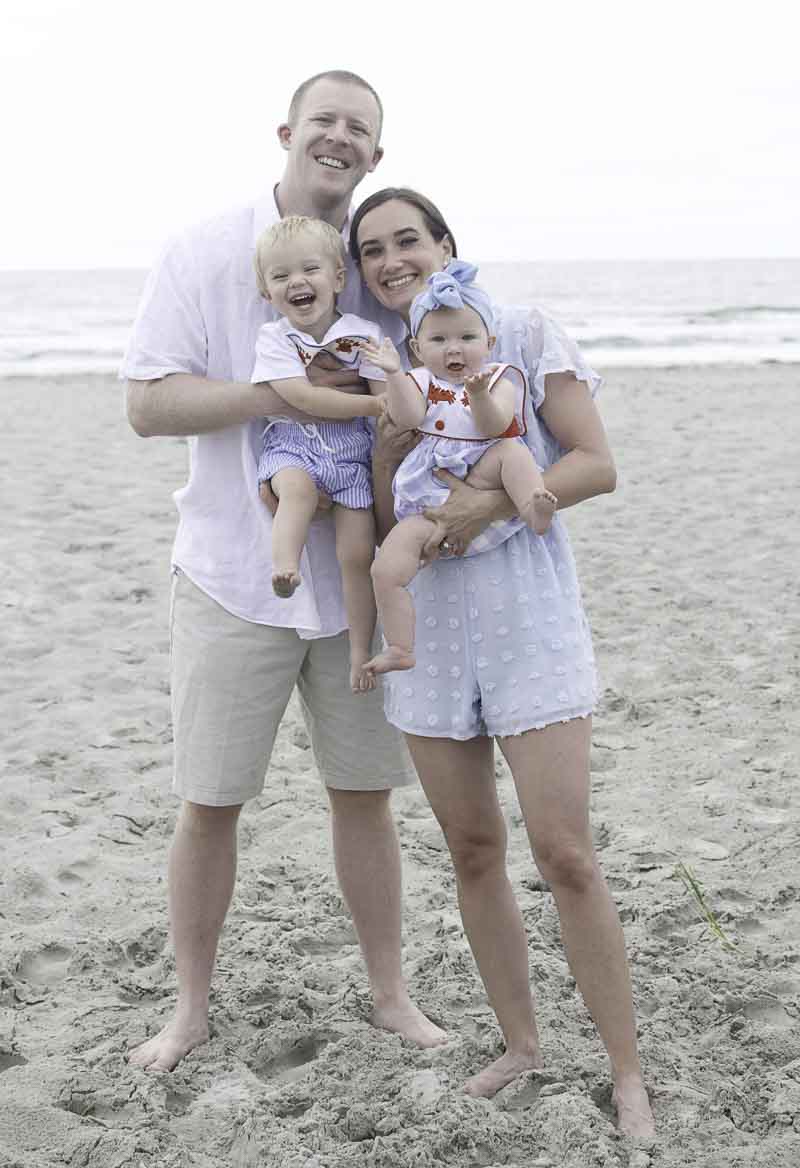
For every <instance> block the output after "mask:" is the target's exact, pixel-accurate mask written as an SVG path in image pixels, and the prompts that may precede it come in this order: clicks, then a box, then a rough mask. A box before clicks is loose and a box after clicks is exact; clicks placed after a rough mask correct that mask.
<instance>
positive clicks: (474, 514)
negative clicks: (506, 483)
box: [422, 469, 515, 563]
mask: <svg viewBox="0 0 800 1168" xmlns="http://www.w3.org/2000/svg"><path fill="white" fill-rule="evenodd" d="M433 473H434V474H435V475H436V477H437V478H438V479H439V481H440V482H441V483H443V484H444V485H445V486H446V487H449V489H450V495H449V497H448V499H447V501H446V502H445V503H443V504H442V505H441V507H426V508H425V510H424V511H423V512H422V514H423V515H424V516H425V518H426V519H429V520H430V521H431V523H435V524H436V530H435V531H434V533H433V534H432V536H431V538H430V539H429V540H428V542H427V543H426V545H425V547H424V548H423V549H422V559H423V560H424V561H425V562H426V563H429V562H430V561H431V560H435V559H436V558H437V557H438V556H439V555H440V554H441V552H445V553H446V554H447V553H449V554H450V555H454V556H463V554H464V552H465V551H466V550H467V548H468V547H469V545H470V544H471V543H472V541H473V539H475V538H476V537H477V536H479V535H480V534H481V532H482V531H485V530H486V528H487V527H488V526H489V524H490V523H493V522H494V521H495V520H496V519H510V518H511V517H512V516H513V515H514V514H515V511H514V505H513V503H512V502H511V500H510V499H509V497H508V495H507V494H506V493H505V491H502V490H497V491H478V490H476V489H475V487H468V486H467V485H466V483H464V482H462V480H461V479H459V478H456V476H455V475H454V474H451V473H450V471H449V470H442V469H439V470H435V471H434V472H433ZM443 543H444V544H446V545H447V546H446V547H443V546H442V544H443Z"/></svg>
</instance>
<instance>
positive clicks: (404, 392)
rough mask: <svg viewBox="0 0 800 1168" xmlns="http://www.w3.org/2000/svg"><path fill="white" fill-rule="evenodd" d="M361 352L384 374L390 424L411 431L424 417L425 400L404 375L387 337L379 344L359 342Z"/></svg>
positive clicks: (406, 375)
mask: <svg viewBox="0 0 800 1168" xmlns="http://www.w3.org/2000/svg"><path fill="white" fill-rule="evenodd" d="M359 347H360V349H361V352H362V353H363V354H364V356H365V357H366V359H367V360H368V361H370V362H371V363H372V364H373V365H377V367H378V368H379V369H382V370H383V372H384V373H385V374H386V401H387V405H388V407H389V414H390V416H391V419H392V421H393V422H394V424H395V425H396V426H399V427H400V429H401V430H413V429H414V428H415V426H418V425H419V424H420V422H421V421H422V419H423V418H424V417H425V411H426V409H427V406H426V404H425V398H424V397H423V396H422V393H421V392H420V389H419V386H418V385H417V383H416V381H415V380H414V378H413V377H409V376H408V374H407V373H404V372H403V367H402V364H401V362H400V356H399V354H398V352H397V349H395V347H394V345H393V344H392V342H391V341H390V340H389V338H388V337H385V338H384V340H383V341H382V342H381V344H380V345H376V344H375V342H374V341H372V340H364V341H360V342H359Z"/></svg>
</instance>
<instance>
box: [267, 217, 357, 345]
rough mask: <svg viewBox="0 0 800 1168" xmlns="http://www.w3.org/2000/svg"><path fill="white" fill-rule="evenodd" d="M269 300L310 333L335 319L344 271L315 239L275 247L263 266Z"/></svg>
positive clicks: (282, 313) (292, 322)
mask: <svg viewBox="0 0 800 1168" xmlns="http://www.w3.org/2000/svg"><path fill="white" fill-rule="evenodd" d="M262 270H263V276H264V283H265V285H266V289H267V299H268V300H269V301H271V303H272V304H273V305H274V306H275V308H276V309H277V311H278V312H279V313H280V314H281V316H285V317H287V318H288V320H289V322H290V323H291V324H293V325H294V327H295V328H299V329H302V330H303V332H306V333H308V332H311V331H312V329H314V328H315V326H317V325H320V324H321V323H325V322H327V323H326V328H328V327H330V325H331V324H332V323H333V319H334V317H335V315H336V296H337V293H339V292H341V290H342V288H343V287H344V281H345V270H344V268H343V267H341V265H340V264H339V263H338V262H337V261H336V260H335V259H334V257H333V256H332V255H331V254H330V252H329V251H327V250H326V249H325V248H324V247H323V245H322V244H321V243H320V242H319V241H318V240H317V239H314V238H313V237H309V238H308V239H303V238H302V236H300V237H298V238H297V239H292V240H288V241H286V242H285V243H280V244H276V246H275V247H273V248H272V249H271V250H270V251H269V253H268V255H267V256H266V262H265V263H264V265H263V269H262Z"/></svg>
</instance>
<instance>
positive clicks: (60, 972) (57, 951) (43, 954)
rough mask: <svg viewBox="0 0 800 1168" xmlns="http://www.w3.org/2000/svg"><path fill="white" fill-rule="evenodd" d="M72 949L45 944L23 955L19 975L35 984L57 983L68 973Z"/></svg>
mask: <svg viewBox="0 0 800 1168" xmlns="http://www.w3.org/2000/svg"><path fill="white" fill-rule="evenodd" d="M71 956H72V951H71V950H70V949H66V948H65V947H64V946H63V945H45V947H44V948H43V949H39V950H38V951H35V952H33V953H27V954H25V955H24V956H23V958H22V961H21V962H20V965H19V970H18V972H19V976H20V978H21V979H22V980H23V981H27V982H31V983H33V984H34V985H55V984H56V982H59V981H62V980H63V978H64V977H65V976H66V973H67V966H68V965H69V959H70V957H71Z"/></svg>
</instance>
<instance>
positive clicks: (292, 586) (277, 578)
mask: <svg viewBox="0 0 800 1168" xmlns="http://www.w3.org/2000/svg"><path fill="white" fill-rule="evenodd" d="M299 587H300V573H299V572H294V571H291V570H289V571H288V572H273V573H272V591H273V592H274V593H275V595H276V596H280V597H281V598H282V599H283V600H288V598H289V597H290V596H293V595H294V593H295V592H296V590H297V589H298V588H299Z"/></svg>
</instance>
